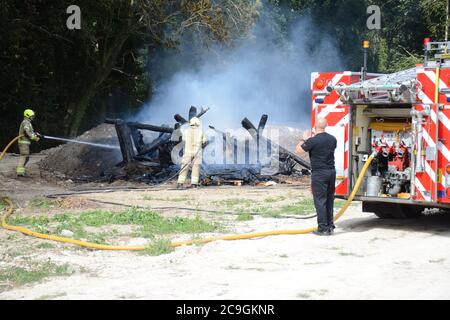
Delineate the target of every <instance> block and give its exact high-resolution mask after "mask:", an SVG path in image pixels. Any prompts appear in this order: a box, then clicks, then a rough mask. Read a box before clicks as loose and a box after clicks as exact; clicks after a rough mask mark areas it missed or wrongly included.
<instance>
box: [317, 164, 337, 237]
mask: <svg viewBox="0 0 450 320" xmlns="http://www.w3.org/2000/svg"><path fill="white" fill-rule="evenodd" d="M335 182H336V170H335V169H323V170H313V171H312V174H311V188H312V193H313V197H314V206H315V207H316V212H317V224H318V225H319V228H318V229H319V231H326V230H332V229H334V223H333V204H334V191H335Z"/></svg>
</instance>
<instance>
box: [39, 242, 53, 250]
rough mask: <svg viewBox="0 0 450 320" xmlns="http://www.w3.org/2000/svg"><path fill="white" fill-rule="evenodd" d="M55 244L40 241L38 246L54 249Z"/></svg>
mask: <svg viewBox="0 0 450 320" xmlns="http://www.w3.org/2000/svg"><path fill="white" fill-rule="evenodd" d="M54 247H55V246H54V245H53V244H51V243H48V242H43V243H40V244H38V245H37V246H36V248H38V249H53V248H54Z"/></svg>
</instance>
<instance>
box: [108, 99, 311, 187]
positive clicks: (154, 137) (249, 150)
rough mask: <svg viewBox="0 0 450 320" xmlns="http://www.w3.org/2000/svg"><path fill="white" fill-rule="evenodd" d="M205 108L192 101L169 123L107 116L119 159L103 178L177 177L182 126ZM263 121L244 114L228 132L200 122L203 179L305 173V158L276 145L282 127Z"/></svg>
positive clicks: (276, 178) (254, 180)
mask: <svg viewBox="0 0 450 320" xmlns="http://www.w3.org/2000/svg"><path fill="white" fill-rule="evenodd" d="M208 110H209V108H207V109H201V110H200V112H197V108H196V107H193V106H192V107H191V108H190V109H189V116H188V117H187V118H184V117H183V116H182V115H180V114H176V115H175V116H174V119H175V121H176V122H175V124H174V125H173V127H170V126H164V125H160V126H157V125H152V124H145V123H138V122H129V121H123V120H121V119H106V120H105V123H107V124H111V125H114V128H115V130H116V133H117V138H118V141H119V145H120V152H121V156H122V159H121V161H120V162H119V163H118V164H117V165H116V166H115V167H114V168H111V170H105V172H104V174H103V177H102V179H103V180H106V181H109V182H112V181H114V180H117V179H122V180H133V181H138V182H145V183H152V184H154V183H161V182H164V181H168V180H170V179H172V178H175V177H176V176H177V175H178V172H179V170H180V162H181V157H182V154H183V149H182V143H181V139H182V133H183V130H185V129H186V128H187V126H188V125H189V120H190V119H191V118H193V117H198V118H201V117H202V116H203V115H204V114H205V113H206V112H207V111H208ZM267 121H268V116H267V115H262V116H261V119H260V121H259V123H258V126H255V125H254V124H253V123H252V122H251V121H250V120H249V119H247V118H244V119H243V120H242V121H241V126H242V127H241V128H240V129H239V130H233V131H232V132H230V131H227V132H223V131H220V130H218V129H216V128H215V127H213V126H209V127H204V126H203V127H202V130H203V131H204V132H205V134H206V136H207V139H208V144H207V146H206V147H205V148H204V150H203V164H202V168H201V182H202V184H204V185H208V184H219V185H220V184H227V183H230V182H231V183H235V184H236V182H238V183H239V185H240V183H247V184H252V185H255V184H257V183H260V182H264V181H275V182H283V181H284V180H285V178H286V176H289V177H301V176H303V175H308V174H309V170H310V164H309V162H308V161H306V160H305V159H303V158H301V157H299V156H298V155H296V154H294V153H293V152H292V151H290V150H287V149H286V148H284V147H282V146H280V145H279V141H280V130H278V129H276V128H270V127H269V126H267V127H266V124H267ZM297 141H298V140H297Z"/></svg>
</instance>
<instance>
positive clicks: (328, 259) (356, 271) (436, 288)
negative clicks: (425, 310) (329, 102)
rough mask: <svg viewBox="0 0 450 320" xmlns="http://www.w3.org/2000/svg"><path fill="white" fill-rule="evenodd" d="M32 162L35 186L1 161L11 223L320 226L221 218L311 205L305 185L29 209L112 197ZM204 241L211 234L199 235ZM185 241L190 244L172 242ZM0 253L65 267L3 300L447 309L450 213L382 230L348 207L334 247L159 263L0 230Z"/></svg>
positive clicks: (302, 245) (239, 244)
mask: <svg viewBox="0 0 450 320" xmlns="http://www.w3.org/2000/svg"><path fill="white" fill-rule="evenodd" d="M32 159H33V160H32V163H31V174H32V175H34V178H33V179H30V180H17V179H15V177H14V174H13V173H14V171H13V169H14V165H15V162H16V161H17V157H14V156H11V155H8V156H7V157H6V159H5V160H4V161H2V162H1V163H0V194H1V195H2V196H9V197H11V198H12V199H13V200H14V202H15V204H16V206H17V207H18V208H17V210H16V213H15V214H17V215H21V216H29V215H37V216H46V215H49V216H51V215H54V214H56V213H58V212H59V211H61V210H63V209H64V210H65V211H67V210H68V209H70V211H71V212H74V214H76V213H77V212H80V211H81V210H86V209H98V208H102V209H108V210H123V206H121V205H117V204H113V203H120V204H126V205H133V206H143V207H152V208H155V207H158V208H160V209H157V211H158V212H159V213H160V214H161V215H163V216H185V217H190V216H193V215H200V216H201V217H202V218H204V219H208V220H211V221H216V220H217V221H220V222H221V223H223V224H224V225H225V226H226V231H225V234H229V233H243V232H253V231H266V230H275V229H302V228H306V227H310V226H314V225H315V219H309V220H303V219H297V218H280V217H277V218H274V217H270V216H258V215H256V216H254V219H252V220H244V221H241V220H238V219H236V215H233V214H227V213H226V212H229V211H231V212H232V211H234V210H236V205H239V203H240V202H242V203H245V202H251V203H252V204H257V205H259V206H268V207H269V208H270V207H271V206H278V207H279V206H283V205H286V204H289V203H290V202H293V201H295V199H298V198H302V197H303V198H307V197H309V196H310V191H309V188H308V182H307V181H303V182H301V183H299V184H297V185H275V186H270V187H250V186H242V187H234V186H223V187H206V188H202V189H199V190H182V191H179V190H175V189H174V188H173V185H164V186H161V187H158V188H155V189H149V190H145V191H127V192H124V191H117V192H110V193H96V194H86V195H77V196H72V197H70V199H69V200H67V201H68V202H70V204H69V205H68V206H66V207H64V208H61V207H58V208H49V209H47V210H43V209H39V210H33V209H32V208H31V207H30V201H31V200H32V199H34V198H36V197H38V196H42V195H47V194H54V193H61V192H66V191H67V190H69V189H74V188H86V187H89V188H94V187H95V188H110V187H111V186H110V185H98V184H97V185H95V184H91V185H88V186H76V185H75V184H74V183H73V182H71V181H62V182H57V183H56V182H55V183H48V182H46V181H44V180H43V179H40V178H39V171H38V167H37V165H36V162H37V161H38V160H39V159H38V156H35V157H33V158H32ZM113 187H114V186H113ZM269 199H270V201H269ZM227 201H228V202H227ZM232 202H233V203H232ZM77 204H78V206H77ZM164 207H172V208H169V209H165V208H164ZM305 213H306V214H309V213H310V212H305ZM213 234H224V233H223V232H215V233H213ZM206 235H211V233H206V234H203V235H202V236H206ZM185 238H189V236H186V235H181V236H180V235H174V236H173V239H185ZM133 241H136V239H132V238H126V239H125V238H124V239H122V243H123V244H132V243H133ZM0 243H1V245H0V256H1V257H2V259H1V260H0V270H5V269H4V268H6V267H7V266H10V265H11V264H14V265H21V264H22V263H26V262H27V261H52V262H54V263H56V264H68V265H70V266H71V272H70V274H68V275H61V276H55V277H49V278H45V279H43V280H41V281H38V282H33V283H29V284H25V285H21V286H13V287H8V288H3V289H2V288H0V299H449V298H450V278H449V277H448V274H449V272H450V254H449V253H450V251H449V248H450V214H445V213H440V212H439V213H429V214H427V215H424V216H423V217H421V218H419V219H415V220H389V219H387V220H383V219H379V218H377V217H376V216H374V215H373V214H370V213H362V212H361V205H360V204H358V203H355V204H354V205H352V206H351V207H350V208H349V210H348V211H347V213H346V214H345V215H344V217H343V218H342V219H341V220H340V221H339V222H338V223H337V229H336V233H335V235H334V236H331V237H318V236H315V235H312V234H308V235H290V236H284V235H283V236H272V237H266V238H259V239H255V240H241V241H216V242H212V243H209V244H205V245H194V246H185V247H180V248H176V249H175V250H174V251H173V252H170V253H167V254H162V255H159V256H149V255H142V254H139V253H136V252H111V251H92V250H87V249H81V248H77V247H74V246H72V245H67V244H60V243H52V244H51V245H48V244H47V245H44V243H47V242H46V241H44V240H39V239H34V238H31V237H28V236H24V235H22V234H18V233H13V232H10V231H5V230H3V229H1V230H0ZM13 253H14V254H13ZM0 278H1V275H0Z"/></svg>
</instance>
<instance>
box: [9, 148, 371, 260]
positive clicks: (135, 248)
mask: <svg viewBox="0 0 450 320" xmlns="http://www.w3.org/2000/svg"><path fill="white" fill-rule="evenodd" d="M373 157H374V155H373V154H372V155H370V157H369V158H368V159H367V161H366V163H365V164H364V166H363V168H362V170H361V173H360V174H359V177H358V179H357V180H356V183H355V186H354V188H353V190H352V192H351V194H350V196H349V197H348V199H347V201H346V202H345V204H344V206H343V207H342V208H341V209H340V210H339V212H338V213H337V214H336V215H335V217H334V221H337V220H338V219H339V218H340V217H341V216H342V215H343V214H344V213H345V211H346V210H347V208H348V207H349V206H350V204H351V202H352V200H353V198H354V197H355V195H356V192H357V191H358V189H359V187H360V185H361V183H362V180H363V178H364V174H365V173H366V171H367V169H368V167H369V165H370V163H371V162H372V160H373ZM4 201H5V202H6V203H7V205H8V209H7V210H6V214H4V215H3V216H2V219H1V226H2V227H3V228H4V229H6V230H10V231H17V232H22V233H24V234H27V235H30V236H33V237H36V238H41V239H47V240H53V241H58V242H63V243H72V244H76V245H79V246H82V247H86V248H91V249H99V250H128V251H139V250H145V249H146V247H145V246H114V245H103V244H97V243H90V242H86V241H80V240H75V239H71V238H65V237H59V236H55V235H48V234H43V233H39V232H34V231H32V230H29V229H27V228H24V227H19V226H11V225H9V224H8V223H7V220H8V218H9V217H10V216H11V215H12V214H13V212H14V209H13V203H12V202H11V200H10V199H8V198H5V199H4ZM315 230H317V228H316V227H313V228H307V229H298V230H295V229H294V230H273V231H266V232H255V233H244V234H238V235H228V236H218V237H207V238H203V239H198V240H187V241H177V242H172V243H171V246H172V247H179V246H183V245H192V244H204V243H208V242H212V241H217V240H243V239H252V238H260V237H267V236H273V235H288V234H290V235H294V234H307V233H311V232H313V231H315Z"/></svg>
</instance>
